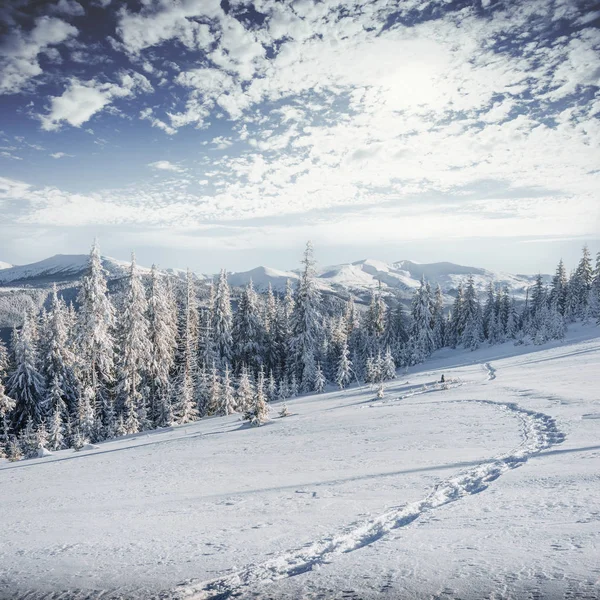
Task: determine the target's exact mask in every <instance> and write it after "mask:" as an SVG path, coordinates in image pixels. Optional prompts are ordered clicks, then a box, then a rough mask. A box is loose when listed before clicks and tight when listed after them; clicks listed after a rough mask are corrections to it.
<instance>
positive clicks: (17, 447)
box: [6, 435, 23, 462]
mask: <svg viewBox="0 0 600 600" xmlns="http://www.w3.org/2000/svg"><path fill="white" fill-rule="evenodd" d="M6 458H7V459H8V460H9V461H11V462H14V461H17V460H21V459H22V458H23V452H22V450H21V444H20V443H19V440H18V439H17V436H15V435H11V436H10V440H9V442H8V450H7V453H6Z"/></svg>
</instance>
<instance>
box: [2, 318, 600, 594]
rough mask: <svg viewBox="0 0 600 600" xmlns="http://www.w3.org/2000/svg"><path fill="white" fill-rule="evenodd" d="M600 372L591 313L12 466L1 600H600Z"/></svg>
mask: <svg viewBox="0 0 600 600" xmlns="http://www.w3.org/2000/svg"><path fill="white" fill-rule="evenodd" d="M599 367H600V329H598V328H593V327H581V326H575V327H573V328H572V329H571V330H570V331H569V334H568V338H567V340H565V341H564V342H563V343H560V344H559V343H553V344H548V345H546V346H541V347H538V346H528V347H515V346H513V345H512V344H505V345H502V346H494V347H491V348H483V349H481V350H479V351H477V352H474V353H471V352H457V351H451V350H444V351H441V352H439V353H437V354H436V355H435V356H434V357H433V358H432V359H431V360H430V361H428V362H427V363H426V364H424V365H420V366H418V367H415V368H413V369H410V370H408V371H401V372H399V373H398V379H397V380H396V381H394V382H390V383H389V384H388V385H387V386H386V394H385V397H384V399H383V400H378V399H376V398H375V393H374V392H373V390H370V389H369V388H368V387H361V388H353V389H350V390H346V391H342V392H340V391H335V392H330V393H327V394H323V395H320V396H308V397H303V398H298V399H296V400H293V401H290V402H289V403H288V407H289V409H290V413H291V416H289V417H286V418H279V417H278V416H277V413H278V407H277V406H273V407H272V411H271V412H272V417H273V419H272V421H271V422H270V423H268V424H267V425H265V426H264V427H261V428H248V427H246V426H244V425H243V424H242V423H241V422H240V421H239V418H238V417H236V416H231V417H226V418H211V419H207V420H204V421H202V422H199V423H195V424H191V425H187V426H181V427H177V428H173V429H168V430H161V431H157V432H153V433H150V434H141V435H136V436H131V437H130V438H122V439H120V440H117V441H111V442H107V443H104V444H99V445H98V447H97V448H96V449H91V450H87V451H81V452H74V451H72V450H69V451H63V452H57V453H55V454H54V455H52V456H49V457H46V458H42V459H36V460H30V461H22V462H18V463H12V464H11V463H8V462H6V461H0V597H2V598H28V599H29V600H35V599H37V598H61V599H64V600H66V599H71V598H88V599H95V598H102V599H103V600H106V599H108V598H113V597H120V598H135V599H142V598H144V599H146V598H152V597H154V596H160V597H162V598H169V599H179V598H198V599H200V598H229V597H242V598H273V599H278V598H290V599H291V598H313V599H316V598H322V599H331V598H333V599H342V598H345V599H350V598H356V599H363V598H375V597H387V598H413V597H414V598H436V599H450V598H462V599H463V600H469V599H471V598H473V599H475V598H490V599H492V598H530V599H532V600H533V599H537V598H539V599H541V598H552V599H553V598H586V599H592V598H600V368H599ZM442 373H444V374H445V377H446V379H447V380H448V385H447V386H446V387H447V388H448V389H442V386H440V385H438V384H437V383H436V382H437V381H439V378H440V375H441V374H442Z"/></svg>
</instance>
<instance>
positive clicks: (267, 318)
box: [262, 282, 284, 375]
mask: <svg viewBox="0 0 600 600" xmlns="http://www.w3.org/2000/svg"><path fill="white" fill-rule="evenodd" d="M263 313H264V316H263V326H262V329H263V332H264V359H265V366H266V368H267V369H269V371H270V372H271V373H273V372H274V373H277V374H278V375H280V374H281V373H282V372H283V368H284V364H283V359H284V357H283V356H282V353H281V347H282V342H283V339H282V323H281V316H280V313H281V311H280V307H279V303H278V301H277V298H276V297H275V294H274V293H273V288H272V287H271V283H270V282H269V287H268V289H267V297H266V299H265V303H264V311H263Z"/></svg>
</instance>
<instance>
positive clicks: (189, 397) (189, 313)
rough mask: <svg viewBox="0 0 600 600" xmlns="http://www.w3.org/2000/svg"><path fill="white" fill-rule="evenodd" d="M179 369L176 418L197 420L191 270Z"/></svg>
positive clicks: (195, 326)
mask: <svg viewBox="0 0 600 600" xmlns="http://www.w3.org/2000/svg"><path fill="white" fill-rule="evenodd" d="M179 337H180V345H181V347H180V350H179V365H178V366H179V371H178V375H177V395H178V398H177V410H176V418H177V422H178V423H180V424H184V423H190V422H191V421H196V420H197V419H198V417H199V411H198V404H199V403H198V399H197V396H196V393H195V392H196V390H195V389H194V387H195V386H194V382H195V376H196V349H197V344H198V311H197V307H196V291H195V288H194V281H193V279H192V274H191V272H190V270H189V269H188V271H187V277H186V293H185V298H184V307H183V310H182V313H181V323H180V336H179Z"/></svg>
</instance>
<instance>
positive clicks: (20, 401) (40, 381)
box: [6, 314, 47, 431]
mask: <svg viewBox="0 0 600 600" xmlns="http://www.w3.org/2000/svg"><path fill="white" fill-rule="evenodd" d="M32 329H33V326H32V319H31V316H30V315H28V314H25V315H24V321H23V326H22V327H21V331H19V332H16V331H15V332H13V344H14V348H13V355H14V369H13V371H12V372H11V374H10V375H9V377H8V380H7V382H6V393H7V395H8V396H9V397H10V398H12V399H13V400H14V401H15V403H16V405H15V408H14V411H13V426H14V428H15V430H16V431H19V430H20V429H21V428H22V427H24V426H25V424H26V423H27V422H28V421H29V420H31V421H32V423H33V424H35V423H39V422H40V421H41V420H42V419H43V418H44V417H45V416H46V414H47V405H46V388H45V385H44V378H43V377H42V375H41V373H40V372H39V371H38V369H37V364H38V355H37V348H36V347H35V345H34V341H33V330H32Z"/></svg>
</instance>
